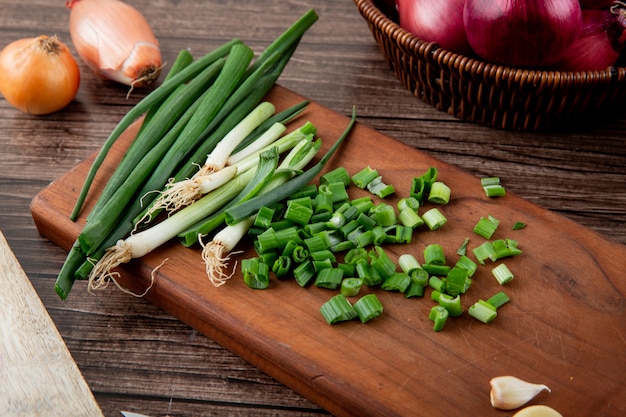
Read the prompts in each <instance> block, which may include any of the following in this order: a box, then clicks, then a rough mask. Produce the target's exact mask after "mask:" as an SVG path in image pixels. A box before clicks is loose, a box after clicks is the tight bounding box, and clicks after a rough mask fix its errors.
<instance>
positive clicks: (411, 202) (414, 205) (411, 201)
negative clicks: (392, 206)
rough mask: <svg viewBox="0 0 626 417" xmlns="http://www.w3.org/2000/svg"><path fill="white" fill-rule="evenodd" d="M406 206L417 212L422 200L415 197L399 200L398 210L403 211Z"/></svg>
mask: <svg viewBox="0 0 626 417" xmlns="http://www.w3.org/2000/svg"><path fill="white" fill-rule="evenodd" d="M406 208H410V209H412V210H414V211H415V212H417V209H419V208H420V202H419V201H417V199H416V198H415V197H404V198H401V199H400V200H398V211H402V210H404V209H406Z"/></svg>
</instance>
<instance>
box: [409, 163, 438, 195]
mask: <svg viewBox="0 0 626 417" xmlns="http://www.w3.org/2000/svg"><path fill="white" fill-rule="evenodd" d="M437 173H438V171H437V168H435V167H430V168H428V170H427V171H426V172H424V173H423V174H422V175H421V176H419V177H414V178H413V180H412V181H411V189H410V191H409V196H410V197H413V198H415V199H416V200H417V201H418V202H419V203H420V204H422V203H423V202H424V201H425V200H426V197H427V196H428V193H429V192H430V188H431V186H432V184H433V183H434V182H435V181H436V180H437Z"/></svg>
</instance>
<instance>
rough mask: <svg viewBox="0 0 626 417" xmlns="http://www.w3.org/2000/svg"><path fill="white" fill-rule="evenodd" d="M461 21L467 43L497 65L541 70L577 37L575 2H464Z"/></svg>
mask: <svg viewBox="0 0 626 417" xmlns="http://www.w3.org/2000/svg"><path fill="white" fill-rule="evenodd" d="M463 21H464V23H465V30H466V32H467V37H468V40H469V44H470V46H471V47H472V49H473V50H474V51H475V52H476V54H478V55H479V56H480V57H482V58H483V59H485V60H487V61H489V62H491V63H494V64H499V65H504V66H510V67H520V68H535V69H541V68H545V67H547V66H549V65H551V64H553V63H555V62H556V61H557V60H558V59H559V57H560V54H561V53H562V52H563V51H564V50H565V49H566V48H567V47H569V46H570V45H571V44H572V43H573V42H574V40H576V39H577V38H578V34H579V33H580V29H581V26H582V9H581V7H580V4H579V3H578V0H467V1H466V3H465V9H464V13H463Z"/></svg>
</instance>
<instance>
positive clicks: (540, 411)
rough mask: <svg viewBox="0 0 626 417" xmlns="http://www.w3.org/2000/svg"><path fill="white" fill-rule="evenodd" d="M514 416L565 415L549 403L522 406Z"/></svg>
mask: <svg viewBox="0 0 626 417" xmlns="http://www.w3.org/2000/svg"><path fill="white" fill-rule="evenodd" d="M513 417H563V415H562V414H561V413H559V412H558V411H556V410H555V409H554V408H552V407H548V406H547V405H531V406H529V407H525V408H522V409H521V410H519V411H518V412H517V413H515V414H513Z"/></svg>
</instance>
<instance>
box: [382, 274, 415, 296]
mask: <svg viewBox="0 0 626 417" xmlns="http://www.w3.org/2000/svg"><path fill="white" fill-rule="evenodd" d="M410 284H411V277H410V276H409V275H408V274H407V273H405V272H394V273H393V274H392V275H391V276H390V277H389V278H387V279H386V280H385V281H383V283H382V284H381V286H380V287H381V288H382V289H383V290H385V291H399V292H401V293H404V292H405V291H406V289H407V288H408V287H409V285H410Z"/></svg>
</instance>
